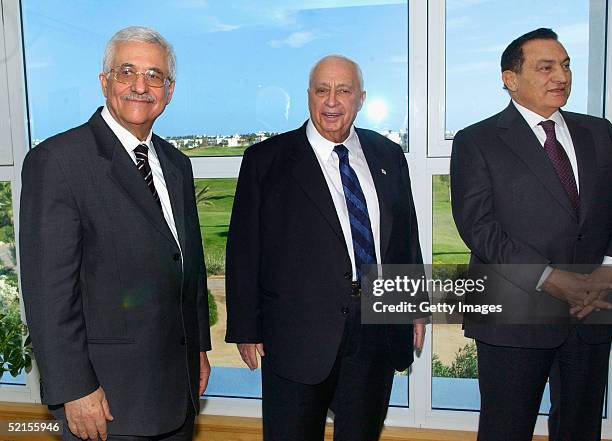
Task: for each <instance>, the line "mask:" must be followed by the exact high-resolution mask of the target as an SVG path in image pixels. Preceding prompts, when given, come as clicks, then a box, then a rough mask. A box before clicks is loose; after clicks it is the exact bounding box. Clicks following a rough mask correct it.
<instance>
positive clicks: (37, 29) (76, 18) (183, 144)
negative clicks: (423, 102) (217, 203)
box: [22, 0, 408, 156]
mask: <svg viewBox="0 0 612 441" xmlns="http://www.w3.org/2000/svg"><path fill="white" fill-rule="evenodd" d="M264 3H265V4H264V5H262V4H261V2H260V3H254V2H247V1H231V2H192V1H185V2H176V3H173V4H172V7H169V6H165V7H164V6H161V5H158V7H154V8H149V9H147V8H143V7H142V4H140V3H134V2H131V3H130V2H123V3H122V4H121V7H120V9H121V14H114V15H113V16H112V19H111V20H109V15H108V14H104V13H100V7H99V5H98V4H97V3H95V2H64V1H60V0H50V1H45V2H39V1H34V0H23V1H22V6H23V20H24V38H25V58H26V76H27V86H28V97H29V112H30V117H31V119H30V124H31V132H32V139H33V144H34V145H36V144H37V143H38V142H40V141H41V140H43V139H45V138H47V137H49V136H51V135H53V134H55V133H58V132H61V131H64V130H66V129H68V128H70V127H74V126H76V125H79V124H81V123H83V122H84V121H86V120H87V119H88V118H89V117H90V116H91V114H92V113H93V111H94V110H95V109H96V108H97V107H98V106H100V105H102V104H104V100H103V96H102V93H101V91H100V86H99V85H98V74H99V72H100V70H101V58H102V53H103V49H104V45H105V44H106V41H107V40H108V39H109V38H110V36H111V34H112V33H113V32H114V31H116V30H118V29H119V28H121V27H124V26H128V25H132V24H133V23H134V21H135V19H134V17H138V19H137V20H136V21H137V22H138V23H141V24H144V25H147V26H151V27H154V28H155V29H157V30H159V31H160V32H161V33H162V34H163V35H164V36H165V37H166V38H167V39H168V40H169V41H170V42H171V43H172V44H173V46H174V48H175V51H176V55H177V81H176V88H175V91H174V95H173V98H172V103H171V104H170V105H169V106H168V108H167V109H166V111H165V112H164V114H163V115H162V116H161V117H160V118H159V120H158V122H157V123H156V124H155V127H154V129H155V132H156V133H158V134H160V135H161V136H164V137H166V138H167V139H168V140H169V141H170V142H172V143H173V144H174V145H175V146H177V147H179V148H180V149H181V150H183V151H185V153H187V154H189V155H192V156H201V155H210V156H232V155H241V154H242V152H243V151H244V149H245V148H246V147H247V146H248V145H250V144H252V143H254V142H256V141H258V140H261V139H262V138H265V137H269V136H271V135H272V134H274V133H278V132H283V131H287V130H291V129H294V128H297V127H299V126H301V125H302V124H303V122H304V121H305V120H306V119H307V117H308V106H307V99H306V98H307V97H306V88H307V84H308V73H309V69H310V67H311V65H312V64H313V63H314V62H315V61H316V60H317V59H318V58H320V57H322V56H324V55H326V54H329V53H340V54H344V55H346V56H349V57H351V58H354V59H355V60H356V61H357V62H359V63H360V64H361V67H362V69H363V74H364V78H365V85H366V89H367V90H368V100H367V102H366V105H365V106H364V109H363V111H362V112H361V113H360V115H359V118H358V120H357V123H356V124H357V125H359V126H363V127H367V128H371V129H375V130H378V131H380V132H381V133H383V134H385V135H386V136H388V137H389V138H391V139H393V140H394V141H396V142H398V143H403V144H404V147H405V148H406V140H407V137H406V130H407V121H408V118H407V111H408V105H407V102H408V100H407V90H408V89H407V87H408V72H407V63H408V56H407V52H408V28H407V26H408V19H407V11H408V6H407V1H406V0H402V1H399V0H395V1H390V2H389V1H382V0H369V1H367V2H363V1H360V0H337V1H330V2H319V1H302V2H297V3H296V2H280V1H276V0H269V1H267V2H264ZM160 8H161V9H163V11H160ZM381 31H383V32H381Z"/></svg>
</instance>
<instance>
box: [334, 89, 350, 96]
mask: <svg viewBox="0 0 612 441" xmlns="http://www.w3.org/2000/svg"><path fill="white" fill-rule="evenodd" d="M337 93H338V95H349V94H350V93H351V91H350V90H349V89H338V92H337Z"/></svg>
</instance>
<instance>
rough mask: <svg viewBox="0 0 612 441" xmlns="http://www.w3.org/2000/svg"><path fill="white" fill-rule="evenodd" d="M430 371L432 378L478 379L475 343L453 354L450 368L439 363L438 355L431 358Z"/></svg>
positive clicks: (470, 343)
mask: <svg viewBox="0 0 612 441" xmlns="http://www.w3.org/2000/svg"><path fill="white" fill-rule="evenodd" d="M431 370H432V376H434V377H450V378H478V358H477V355H476V343H474V342H473V341H472V342H469V343H468V344H466V345H465V346H464V347H462V348H460V349H459V350H458V351H457V352H456V353H455V360H453V362H452V363H451V365H450V366H447V365H445V364H444V363H442V361H440V358H439V357H438V354H433V356H432V357H431Z"/></svg>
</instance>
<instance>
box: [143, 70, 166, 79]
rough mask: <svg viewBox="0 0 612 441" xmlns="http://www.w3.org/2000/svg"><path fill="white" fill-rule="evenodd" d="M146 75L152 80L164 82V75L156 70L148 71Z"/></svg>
mask: <svg viewBox="0 0 612 441" xmlns="http://www.w3.org/2000/svg"><path fill="white" fill-rule="evenodd" d="M145 75H146V76H147V77H148V78H150V79H152V80H163V75H162V74H161V73H159V72H157V71H156V70H148V71H146V72H145Z"/></svg>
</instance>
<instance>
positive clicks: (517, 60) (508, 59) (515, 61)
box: [501, 28, 558, 73]
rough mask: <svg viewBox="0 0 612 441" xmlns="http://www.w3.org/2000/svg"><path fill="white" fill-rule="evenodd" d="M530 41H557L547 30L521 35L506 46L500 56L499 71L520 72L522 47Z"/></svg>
mask: <svg viewBox="0 0 612 441" xmlns="http://www.w3.org/2000/svg"><path fill="white" fill-rule="evenodd" d="M531 40H558V37H557V34H556V33H555V32H554V31H553V30H552V29H548V28H539V29H536V30H535V31H531V32H527V33H526V34H525V35H521V36H520V37H519V38H517V39H516V40H514V41H513V42H512V43H510V44H509V45H508V47H507V48H506V49H505V50H504V53H503V54H502V56H501V70H502V72H503V71H505V70H511V71H512V72H517V73H518V72H520V71H521V68H522V67H523V62H524V61H525V57H524V56H523V45H524V44H525V43H527V42H528V41H531Z"/></svg>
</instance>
